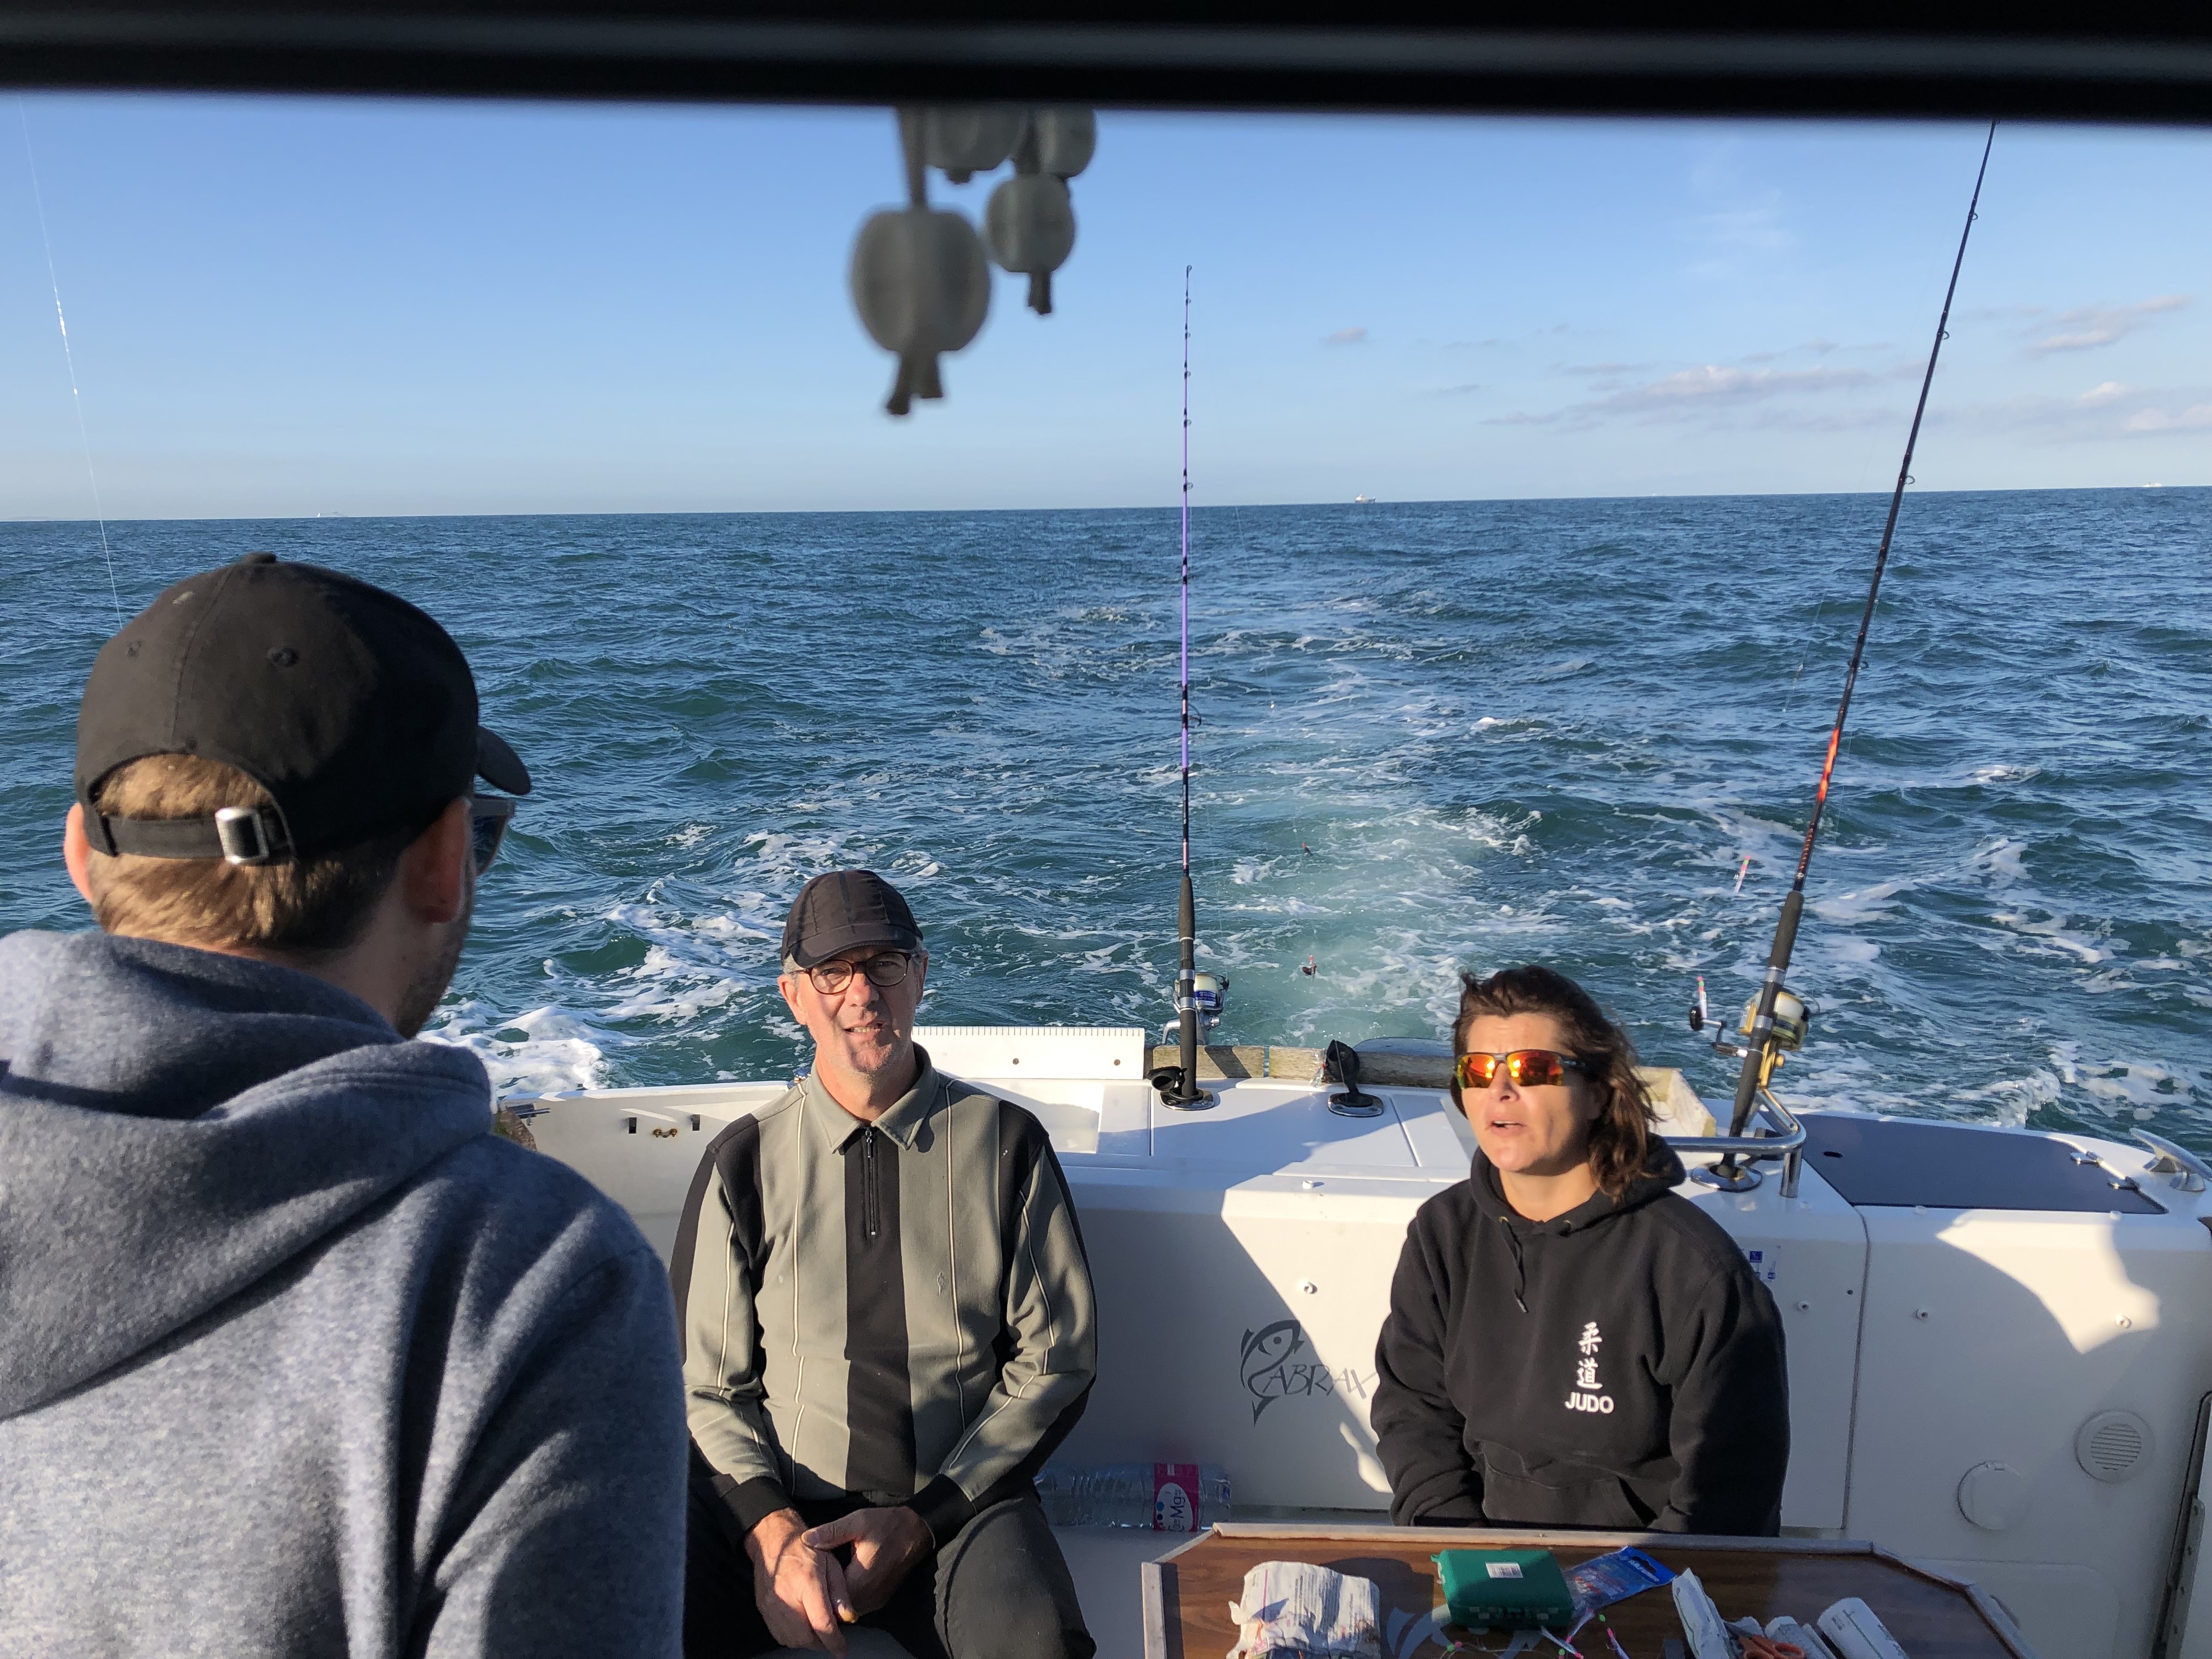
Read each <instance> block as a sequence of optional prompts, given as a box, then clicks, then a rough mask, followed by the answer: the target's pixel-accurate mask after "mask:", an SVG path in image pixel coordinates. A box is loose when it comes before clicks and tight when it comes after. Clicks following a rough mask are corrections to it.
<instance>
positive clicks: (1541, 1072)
mask: <svg viewBox="0 0 2212 1659" xmlns="http://www.w3.org/2000/svg"><path fill="white" fill-rule="evenodd" d="M1501 1060H1503V1061H1504V1065H1505V1075H1506V1076H1508V1077H1510V1078H1511V1079H1513V1083H1514V1086H1515V1087H1516V1088H1522V1089H1526V1088H1528V1087H1530V1086H1531V1085H1539V1084H1547V1083H1565V1081H1566V1080H1567V1073H1569V1072H1580V1073H1583V1074H1584V1075H1585V1076H1587V1075H1589V1069H1590V1068H1589V1066H1585V1065H1583V1063H1582V1061H1580V1060H1577V1059H1576V1058H1575V1057H1574V1056H1573V1055H1572V1054H1560V1053H1559V1052H1558V1051H1557V1050H1556V1049H1552V1048H1516V1049H1515V1050H1514V1051H1513V1052H1512V1053H1511V1054H1462V1055H1461V1056H1460V1057H1459V1086H1460V1087H1461V1088H1462V1089H1487V1088H1488V1087H1489V1086H1490V1084H1491V1079H1493V1078H1495V1077H1496V1076H1497V1075H1498V1062H1499V1061H1501Z"/></svg>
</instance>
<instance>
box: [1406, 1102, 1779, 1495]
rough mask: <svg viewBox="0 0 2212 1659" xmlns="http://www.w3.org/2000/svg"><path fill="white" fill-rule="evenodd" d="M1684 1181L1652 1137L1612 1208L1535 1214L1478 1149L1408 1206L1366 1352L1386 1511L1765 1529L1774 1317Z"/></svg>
mask: <svg viewBox="0 0 2212 1659" xmlns="http://www.w3.org/2000/svg"><path fill="white" fill-rule="evenodd" d="M1681 1179H1682V1163H1681V1160H1680V1158H1677V1157H1676V1156H1675V1155H1674V1151H1673V1150H1672V1149H1671V1148H1669V1147H1667V1146H1664V1145H1663V1144H1662V1145H1660V1146H1656V1147H1655V1149H1654V1154H1653V1159H1652V1163H1651V1164H1650V1168H1649V1170H1647V1172H1646V1174H1645V1175H1644V1176H1642V1177H1640V1178H1639V1179H1638V1181H1637V1182H1635V1183H1634V1184H1633V1185H1632V1186H1631V1187H1630V1188H1628V1190H1627V1192H1626V1193H1625V1194H1623V1195H1622V1196H1621V1199H1620V1202H1619V1203H1618V1204H1617V1205H1616V1204H1615V1203H1614V1201H1613V1200H1612V1199H1610V1198H1607V1196H1606V1195H1605V1194H1603V1193H1600V1194H1597V1195H1596V1196H1595V1197H1593V1198H1592V1199H1591V1200H1589V1202H1588V1203H1586V1204H1583V1205H1581V1206H1578V1207H1577V1208H1576V1209H1573V1210H1570V1211H1569V1212H1567V1213H1566V1214H1565V1215H1562V1216H1556V1217H1554V1218H1553V1219H1551V1220H1549V1221H1541V1222H1539V1221H1529V1220H1527V1219H1525V1218H1522V1216H1521V1215H1519V1214H1518V1213H1516V1212H1515V1211H1514V1210H1513V1208H1512V1206H1510V1205H1508V1204H1507V1203H1506V1202H1505V1200H1504V1195H1503V1194H1501V1192H1500V1191H1499V1188H1498V1172H1497V1171H1496V1170H1494V1169H1492V1167H1491V1164H1490V1162H1489V1160H1488V1159H1486V1158H1484V1157H1483V1156H1482V1154H1481V1153H1480V1152H1477V1153H1476V1154H1475V1157H1474V1170H1473V1173H1472V1174H1471V1175H1470V1176H1469V1177H1468V1179H1467V1180H1466V1181H1463V1182H1461V1183H1460V1184H1459V1185H1458V1186H1456V1187H1454V1188H1451V1189H1450V1190H1449V1191H1448V1192H1443V1193H1439V1194H1437V1196H1436V1197H1434V1198H1432V1199H1431V1200H1429V1201H1428V1202H1427V1203H1426V1204H1424V1205H1423V1206H1421V1207H1420V1210H1419V1212H1418V1213H1417V1214H1416V1215H1415V1216H1414V1217H1413V1225H1412V1227H1411V1228H1410V1229H1408V1230H1407V1235H1406V1248H1405V1250H1404V1253H1403V1254H1402V1255H1401V1256H1400V1257H1399V1259H1398V1273H1397V1277H1396V1278H1395V1279H1394V1280H1393V1281H1392V1284H1391V1286H1390V1316H1389V1319H1388V1320H1387V1321H1386V1322H1384V1324H1383V1335H1382V1338H1381V1340H1379V1341H1378V1342H1377V1343H1376V1351H1375V1365H1376V1370H1377V1371H1378V1372H1379V1373H1380V1374H1381V1375H1380V1379H1379V1381H1378V1382H1377V1383H1376V1389H1375V1407H1374V1423H1375V1431H1376V1435H1377V1436H1378V1437H1379V1438H1380V1440H1381V1443H1382V1445H1381V1450H1382V1455H1383V1468H1384V1469H1386V1470H1387V1471H1388V1472H1389V1476H1390V1518H1391V1519H1392V1520H1393V1521H1395V1522H1398V1523H1400V1524H1401V1525H1414V1524H1421V1525H1427V1526H1437V1525H1449V1524H1451V1523H1453V1522H1464V1523H1466V1524H1468V1525H1470V1526H1480V1525H1482V1524H1485V1523H1486V1522H1492V1523H1504V1524H1510V1525H1516V1526H1546V1527H1604V1528H1619V1529H1634V1530H1651V1531H1657V1532H1701V1533H1732V1534H1773V1533H1776V1532H1778V1531H1779V1530H1780V1527H1781V1512H1782V1480H1783V1475H1784V1472H1785V1471H1786V1470H1787V1468H1788V1467H1789V1462H1790V1404H1789V1390H1788V1382H1787V1377H1786V1374H1785V1371H1784V1363H1783V1353H1782V1322H1781V1320H1780V1318H1779V1317H1778V1316H1777V1315H1776V1313H1775V1310H1774V1299H1773V1297H1771V1296H1769V1295H1768V1294H1767V1292H1766V1287H1765V1285H1762V1284H1760V1283H1759V1280H1758V1279H1756V1278H1755V1277H1754V1276H1753V1273H1752V1272H1751V1269H1750V1267H1749V1266H1748V1264H1747V1263H1746V1261H1744V1259H1743V1255H1742V1253H1741V1251H1740V1250H1738V1249H1736V1247H1735V1244H1734V1243H1733V1242H1731V1241H1730V1239H1729V1236H1728V1234H1727V1233H1725V1232H1723V1231H1722V1230H1721V1228H1720V1226H1719V1225H1718V1224H1717V1223H1716V1222H1715V1221H1713V1220H1712V1219H1711V1218H1710V1217H1709V1216H1707V1215H1705V1212H1702V1211H1701V1210H1699V1208H1698V1207H1697V1206H1695V1205H1694V1204H1692V1203H1691V1202H1689V1200H1686V1199H1684V1198H1682V1197H1680V1195H1678V1194H1676V1193H1675V1192H1674V1190H1673V1188H1674V1186H1675V1184H1676V1183H1677V1182H1680V1180H1681Z"/></svg>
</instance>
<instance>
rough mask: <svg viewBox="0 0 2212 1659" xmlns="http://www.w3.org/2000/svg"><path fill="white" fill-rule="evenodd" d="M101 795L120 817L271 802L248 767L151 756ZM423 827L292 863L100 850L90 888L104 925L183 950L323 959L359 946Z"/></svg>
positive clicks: (109, 779)
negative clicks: (244, 769) (160, 856)
mask: <svg viewBox="0 0 2212 1659" xmlns="http://www.w3.org/2000/svg"><path fill="white" fill-rule="evenodd" d="M93 799H94V802H95V803H96V804H97V805H99V807H100V811H103V812H106V813H107V814H108V815H109V816H110V817H130V818H201V817H212V816H213V815H214V813H215V812H216V810H217V809H218V808H221V807H225V806H266V805H270V798H269V792H268V791H267V790H265V789H264V788H263V787H261V786H260V785H259V784H258V783H256V782H254V781H253V780H252V778H249V777H248V776H246V774H245V773H243V772H241V771H240V770H239V769H237V768H235V767H232V766H226V765H224V764H222V763H221V762H219V761H212V760H208V759H205V758H204V757H201V756H198V755H148V756H145V757H143V758H141V759H138V760H135V761H127V762H125V763H124V764H123V765H121V766H118V767H117V768H116V769H114V770H113V771H112V772H110V773H109V774H108V775H106V777H105V778H102V779H101V780H100V784H99V786H98V787H96V788H95V789H94V791H93ZM417 833H418V832H417V831H416V830H411V829H410V830H400V831H397V832H394V833H392V834H387V835H384V836H377V837H375V838H374V839H372V840H369V841H366V842H361V843H360V844H358V845H357V846H353V847H346V848H339V849H338V850H337V852H335V853H325V854H321V855H320V856H319V857H315V858H310V859H300V860H290V861H288V862H286V863H283V864H252V865H249V864H228V863H225V862H224V861H223V860H221V859H155V858H139V857H134V856H129V855H125V856H122V857H115V856H111V855H110V854H105V853H102V852H100V850H99V849H98V848H94V851H93V855H92V866H91V869H90V871H89V872H88V883H87V884H88V886H90V887H91V889H92V911H93V915H94V916H95V917H97V918H98V919H99V921H100V927H101V928H102V929H103V930H105V931H106V932H107V933H128V934H131V935H132V936H134V937H136V938H139V939H164V940H167V942H168V943H170V944H172V945H198V946H201V947H203V948H214V949H218V950H221V949H238V948H241V947H242V948H244V949H246V950H260V951H271V952H274V953H276V954H280V955H286V956H296V957H301V958H302V959H303V960H307V961H313V960H316V959H318V958H321V957H331V956H334V955H336V954H337V952H339V951H343V950H344V949H346V948H347V947H348V946H349V945H354V944H356V943H357V942H358V941H359V939H361V936H362V934H363V933H366V932H367V931H368V920H369V915H370V914H371V913H372V912H373V911H374V909H375V908H376V906H377V903H378V902H379V901H380V900H381V899H382V898H383V896H384V894H385V890H386V889H387V888H388V887H390V886H391V885H392V877H393V875H394V874H396V873H397V872H398V868H399V855H400V854H402V853H404V852H405V851H406V850H407V848H408V845H409V843H410V842H413V841H414V839H415V837H416V834H417Z"/></svg>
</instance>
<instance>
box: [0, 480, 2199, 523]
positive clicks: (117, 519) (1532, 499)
mask: <svg viewBox="0 0 2212 1659" xmlns="http://www.w3.org/2000/svg"><path fill="white" fill-rule="evenodd" d="M2198 489H2212V483H2182V484H2167V483H2142V484H2045V485H2039V486H2037V487H2035V488H2033V489H1914V490H1913V492H1912V493H1913V495H1916V496H1926V495H2116V494H2121V493H2136V492H2142V491H2148V490H2160V491H2164V490H2179V491H2189V490H2198ZM1891 493H1892V492H1891V491H1890V490H1887V489H1765V490H1729V491H1721V492H1674V491H1665V490H1655V491H1651V492H1649V493H1639V494H1632V495H1629V494H1620V495H1437V496H1409V497H1407V498H1405V499H1403V500H1398V499H1383V498H1376V499H1373V500H1369V501H1346V500H1344V499H1342V498H1341V497H1338V498H1335V499H1332V500H1328V501H1215V502H1210V503H1206V504H1202V505H1201V504H1199V503H1195V502H1194V503H1193V504H1192V507H1191V511H1192V512H1193V513H1221V512H1243V511H1247V510H1253V509H1258V510H1262V511H1281V510H1288V509H1291V508H1315V507H1346V508H1349V507H1514V506H1523V505H1533V504H1537V503H1550V502H1554V501H1593V502H1595V501H1788V500H1832V499H1836V498H1840V497H1860V496H1872V497H1875V498H1876V499H1880V498H1882V497H1885V496H1887V495H1890V494H1891ZM1175 511H1176V504H1175V503H1174V502H1172V501H1165V502H1160V503H1157V504H1146V505H1142V506H1128V505H1122V506H1115V507H1096V506H1093V507H610V508H591V507H559V508H541V509H537V510H528V509H521V510H507V511H489V510H487V511H474V512H451V511H448V512H435V511H423V512H399V513H186V514H158V515H157V514H149V515H145V516H143V517H124V516H118V515H110V516H108V517H106V518H104V519H101V518H93V519H82V518H78V519H68V518H54V517H45V518H34V517H21V518H18V517H11V516H7V515H4V514H0V525H97V524H109V525H118V524H314V523H319V522H321V521H323V520H330V521H332V522H343V521H347V520H358V521H361V522H363V523H386V522H390V521H392V520H415V519H737V518H862V517H866V518H890V517H908V516H915V517H919V516H925V515H932V514H934V515H937V516H940V517H944V516H953V515H959V516H974V515H976V514H981V513H1173V512H1175Z"/></svg>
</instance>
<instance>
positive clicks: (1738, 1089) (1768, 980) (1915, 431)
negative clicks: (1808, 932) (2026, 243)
mask: <svg viewBox="0 0 2212 1659" xmlns="http://www.w3.org/2000/svg"><path fill="white" fill-rule="evenodd" d="M1996 140H1997V124H1996V122H1994V121H1992V122H1990V132H1989V137H1987V138H1985V139H1984V141H1983V143H1982V164H1981V167H1980V168H1979V169H1978V171H1977V172H1976V173H1975V174H1974V193H1973V196H1972V198H1971V199H1970V200H1969V201H1968V202H1967V204H1966V224H1965V225H1964V226H1963V227H1962V228H1960V232H1959V252H1958V256H1957V257H1956V258H1954V259H1953V260H1952V261H1951V285H1950V286H1949V287H1948V288H1947V289H1944V290H1943V313H1942V316H1940V317H1939V318H1937V319H1936V338H1935V341H1934V343H1932V344H1930V345H1929V348H1928V369H1927V372H1926V373H1925V374H1923V375H1922V376H1921V377H1920V401H1919V402H1918V403H1917V404H1914V405H1913V410H1912V427H1911V430H1910V431H1909V432H1907V433H1906V434H1905V459H1904V460H1903V461H1902V462H1900V463H1899V465H1898V469H1897V487H1896V488H1895V489H1893V490H1892V491H1891V492H1890V495H1889V517H1888V518H1887V520H1885V521H1884V522H1883V525H1882V527H1881V546H1880V547H1878V548H1876V549H1875V556H1874V577H1873V580H1870V581H1869V583H1868V584H1867V596H1866V608H1865V609H1864V610H1863V611H1860V612H1859V632H1858V638H1857V640H1856V641H1854V642H1853V643H1852V646H1851V660H1850V666H1849V667H1848V668H1846V669H1845V670H1844V695H1843V700H1842V701H1841V702H1838V704H1837V706H1836V723H1835V726H1833V727H1832V729H1831V730H1830V731H1829V732H1828V753H1827V757H1826V759H1825V760H1824V761H1822V763H1820V787H1819V789H1817V790H1816V791H1815V792H1814V795H1813V813H1812V817H1811V818H1810V819H1809V820H1808V823H1806V825H1805V843H1804V845H1803V846H1802V848H1800V849H1799V850H1798V854H1797V873H1796V878H1794V879H1793V880H1792V881H1791V882H1790V894H1789V896H1788V897H1786V898H1784V900H1783V901H1782V914H1781V915H1780V916H1779V917H1778V919H1777V920H1776V921H1775V924H1774V947H1773V949H1772V950H1771V951H1769V952H1768V954H1767V958H1766V977H1765V979H1764V980H1762V981H1760V982H1759V1000H1758V1003H1757V1005H1756V1006H1755V1008H1754V1010H1753V1015H1752V1019H1751V1024H1750V1025H1749V1026H1748V1027H1747V1029H1746V1030H1745V1031H1744V1034H1743V1035H1744V1036H1745V1037H1746V1039H1747V1042H1746V1043H1745V1044H1744V1046H1743V1047H1742V1048H1741V1051H1740V1052H1741V1054H1742V1055H1743V1069H1742V1071H1741V1073H1738V1075H1737V1077H1736V1082H1735V1110H1734V1111H1733V1112H1731V1113H1730V1114H1729V1131H1728V1132H1729V1134H1730V1135H1731V1136H1736V1135H1741V1133H1743V1130H1744V1126H1745V1125H1746V1124H1747V1123H1748V1122H1749V1121H1751V1111H1752V1107H1753V1104H1754V1103H1756V1101H1757V1099H1758V1097H1759V1091H1760V1090H1761V1089H1763V1088H1765V1086H1766V1082H1767V1079H1769V1078H1771V1076H1773V1074H1774V1068H1775V1066H1777V1065H1778V1064H1779V1063H1780V1061H1781V1058H1782V1053H1781V1051H1782V1047H1783V1039H1782V1037H1781V1036H1778V1033H1777V1031H1776V1029H1775V1006H1776V1004H1777V1002H1778V1000H1780V999H1781V998H1782V997H1783V996H1784V995H1785V994H1786V993H1785V992H1784V989H1783V985H1782V981H1783V976H1784V975H1785V974H1787V973H1788V972H1789V971H1790V955H1791V953H1792V952H1793V951H1795V950H1796V945H1797V921H1798V918H1799V917H1800V916H1802V915H1803V914H1804V910H1805V872H1806V871H1807V870H1808V868H1809V867H1810V866H1811V865H1812V862H1813V842H1814V837H1815V836H1818V835H1819V834H1820V816H1821V814H1822V813H1823V812H1824V811H1826V808H1827V805H1828V786H1829V784H1830V782H1832V781H1833V779H1834V777H1835V773H1836V756H1837V754H1838V752H1839V751H1840V750H1841V747H1842V744H1843V741H1844V720H1845V719H1846V718H1848V717H1849V715H1850V712H1851V691H1852V690H1853V688H1855V687H1856V686H1857V684H1858V678H1859V664H1860V662H1861V661H1862V660H1863V659H1864V658H1865V656H1866V642H1867V630H1868V629H1869V628H1871V627H1872V626H1873V624H1874V607H1875V599H1876V598H1877V597H1878V596H1879V595H1880V594H1881V576H1882V572H1883V571H1884V570H1885V569H1886V568H1887V567H1888V564H1889V546H1890V540H1891V538H1893V536H1894V535H1895V534H1896V533H1897V513H1898V509H1899V507H1902V506H1903V505H1904V502H1905V485H1907V484H1909V483H1911V482H1912V452H1913V449H1914V448H1915V447H1917V445H1918V443H1919V441H1920V422H1921V418H1922V417H1923V416H1925V415H1926V414H1927V413H1928V392H1929V387H1931V386H1934V385H1935V384H1936V359H1937V358H1938V357H1939V356H1942V351H1943V342H1944V341H1945V340H1947V339H1948V338H1949V337H1950V325H1951V301H1952V300H1953V299H1954V297H1955V296H1956V295H1957V294H1958V292H1959V272H1960V270H1961V269H1962V268H1963V267H1964V266H1965V264H1966V239H1967V238H1968V237H1970V236H1972V234H1974V220H1975V219H1976V217H1977V216H1978V214H1977V210H1978V208H1979V207H1980V206H1981V202H1982V180H1983V179H1984V178H1985V177H1986V176H1987V175H1988V173H1989V170H1990V148H1991V147H1992V146H1993V145H1995V144H1996ZM1792 1000H1793V1001H1795V999H1794V998H1793V999H1792ZM1790 1024H1792V1026H1793V1028H1794V1029H1793V1030H1791V1031H1790V1032H1789V1033H1786V1034H1784V1035H1786V1036H1787V1037H1788V1039H1789V1041H1788V1046H1790V1047H1792V1048H1794V1047H1796V1044H1797V1042H1801V1041H1802V1039H1803V1034H1804V1015H1803V1013H1802V1005H1800V1006H1799V1008H1798V1009H1797V1010H1796V1011H1795V1012H1792V1014H1791V1016H1790ZM1715 1173H1716V1174H1717V1175H1718V1176H1721V1177H1722V1180H1721V1181H1720V1182H1718V1183H1717V1184H1720V1185H1723V1186H1729V1185H1734V1184H1735V1183H1737V1182H1740V1181H1741V1179H1742V1177H1741V1176H1738V1175H1737V1173H1736V1158H1735V1153H1734V1152H1730V1153H1729V1154H1728V1156H1727V1157H1726V1158H1723V1159H1722V1160H1721V1164H1720V1166H1719V1168H1718V1170H1716V1171H1715ZM1753 1178H1754V1179H1755V1177H1753Z"/></svg>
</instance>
